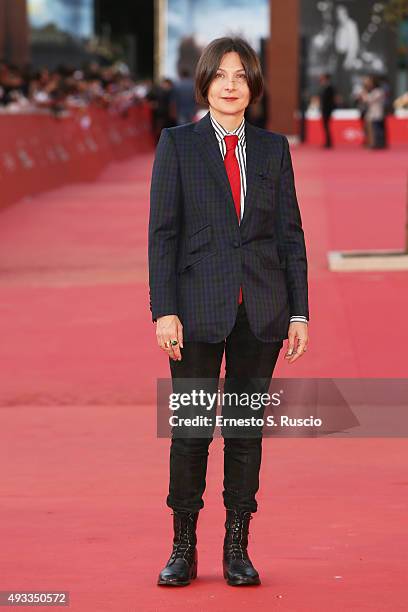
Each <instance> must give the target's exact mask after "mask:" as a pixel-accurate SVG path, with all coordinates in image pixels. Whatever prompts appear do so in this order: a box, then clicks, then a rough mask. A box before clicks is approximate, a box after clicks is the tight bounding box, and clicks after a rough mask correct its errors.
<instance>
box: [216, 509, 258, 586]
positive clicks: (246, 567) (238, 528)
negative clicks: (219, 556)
mask: <svg viewBox="0 0 408 612" xmlns="http://www.w3.org/2000/svg"><path fill="white" fill-rule="evenodd" d="M226 514H227V518H226V521H225V529H226V533H225V538H224V555H223V562H222V566H223V570H224V578H225V579H226V581H227V584H230V585H231V586H241V585H249V584H261V581H260V578H259V574H258V572H257V571H256V569H255V568H254V566H253V565H252V562H251V560H250V558H249V556H248V552H247V546H248V533H249V521H250V520H251V519H252V516H251V513H250V512H249V511H244V512H238V511H236V510H228V509H227V511H226Z"/></svg>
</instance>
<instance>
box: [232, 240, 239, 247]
mask: <svg viewBox="0 0 408 612" xmlns="http://www.w3.org/2000/svg"><path fill="white" fill-rule="evenodd" d="M232 246H233V247H234V248H235V249H237V248H238V247H239V242H238V240H234V242H233V243H232Z"/></svg>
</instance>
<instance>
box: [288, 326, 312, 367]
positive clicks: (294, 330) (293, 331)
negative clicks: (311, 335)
mask: <svg viewBox="0 0 408 612" xmlns="http://www.w3.org/2000/svg"><path fill="white" fill-rule="evenodd" d="M307 325H308V324H307V323H299V322H298V321H294V322H293V323H290V325H289V331H288V350H287V352H286V354H285V359H287V360H288V363H293V362H294V361H296V359H299V357H301V356H302V355H303V353H305V352H306V347H307V342H308V329H307ZM295 343H296V344H297V346H296V350H294V349H295Z"/></svg>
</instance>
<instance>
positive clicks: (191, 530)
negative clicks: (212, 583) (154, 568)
mask: <svg viewBox="0 0 408 612" xmlns="http://www.w3.org/2000/svg"><path fill="white" fill-rule="evenodd" d="M198 514H199V513H198V512H195V513H192V512H177V511H174V512H173V527H174V538H173V552H172V553H171V555H170V559H169V560H168V561H167V563H166V566H165V567H164V568H163V569H162V571H161V572H160V574H159V579H158V581H157V584H160V585H168V586H186V585H187V584H190V581H191V580H192V579H193V578H196V577H197V548H196V544H197V536H196V528H197V519H198Z"/></svg>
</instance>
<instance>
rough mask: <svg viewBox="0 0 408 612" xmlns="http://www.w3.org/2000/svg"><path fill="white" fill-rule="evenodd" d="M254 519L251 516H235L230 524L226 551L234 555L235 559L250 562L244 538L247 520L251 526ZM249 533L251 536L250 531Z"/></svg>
mask: <svg viewBox="0 0 408 612" xmlns="http://www.w3.org/2000/svg"><path fill="white" fill-rule="evenodd" d="M252 519H253V517H252V516H251V515H247V516H246V517H240V516H239V515H235V517H234V518H233V519H232V521H231V523H230V524H229V534H228V537H227V546H226V550H227V552H228V554H230V555H232V556H233V557H234V558H238V557H241V559H242V561H247V560H248V553H247V547H246V545H245V546H244V544H243V542H242V539H243V537H244V524H245V520H247V521H248V526H249V521H251V520H252ZM247 533H248V535H249V529H248V531H247Z"/></svg>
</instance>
